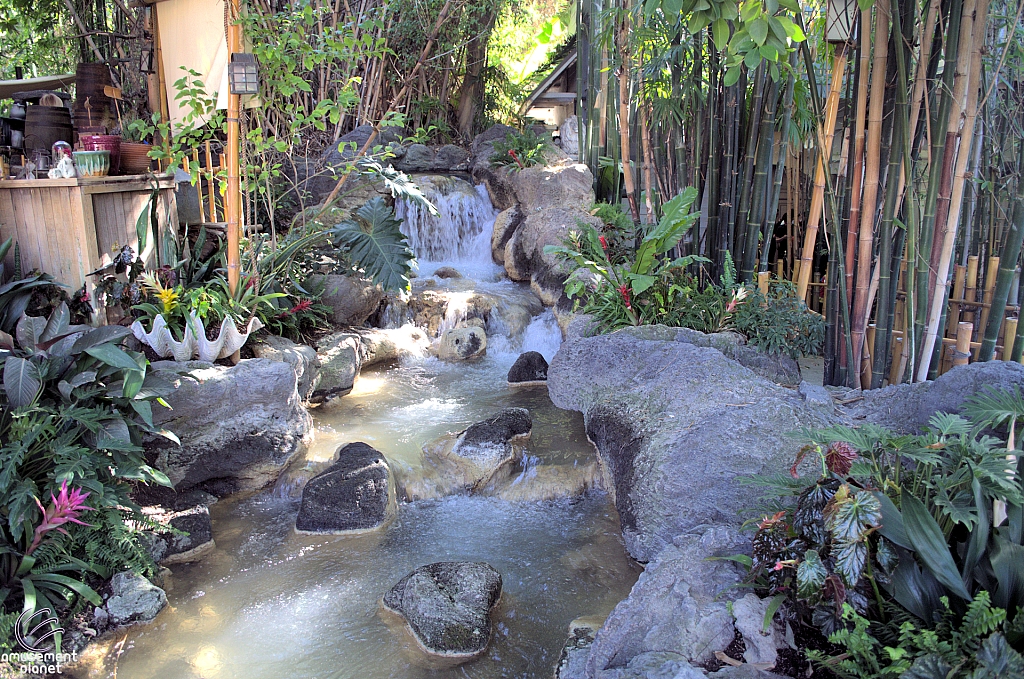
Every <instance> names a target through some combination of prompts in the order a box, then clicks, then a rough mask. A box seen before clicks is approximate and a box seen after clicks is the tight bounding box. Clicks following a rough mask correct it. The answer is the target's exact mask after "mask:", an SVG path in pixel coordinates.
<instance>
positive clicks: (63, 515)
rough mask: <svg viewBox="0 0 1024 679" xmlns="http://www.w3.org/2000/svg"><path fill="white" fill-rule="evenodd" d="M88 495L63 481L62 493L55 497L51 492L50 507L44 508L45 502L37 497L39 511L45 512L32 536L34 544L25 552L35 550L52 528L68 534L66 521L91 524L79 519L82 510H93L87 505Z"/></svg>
mask: <svg viewBox="0 0 1024 679" xmlns="http://www.w3.org/2000/svg"><path fill="white" fill-rule="evenodd" d="M87 497H89V493H83V492H82V489H81V488H73V489H71V490H70V491H69V489H68V482H67V481H63V482H61V484H60V493H59V494H58V495H57V496H56V497H54V495H53V493H50V506H49V507H48V508H45V509H44V508H43V504H42V503H41V502H40V501H39V500H38V499H36V505H37V506H38V507H39V511H40V512H42V513H43V521H42V523H40V524H39V525H38V526H36V531H35V534H34V535H33V536H32V544H31V545H29V548H28V551H26V552H25V554H31V553H32V552H34V551H35V550H36V547H38V546H39V544H40V543H41V542H42V540H43V536H45V535H46V534H47V533H49V532H50V531H51V530H55V531H57V532H59V533H64V534H65V535H67V534H68V532H67V530H65V529H64V528H63V525H64V524H66V523H69V522H70V523H77V524H78V525H79V526H90V524H88V523H85V522H84V521H79V520H78V517H79V515H81V513H82V512H84V511H93V508H92V507H87V506H86V505H85V498H87Z"/></svg>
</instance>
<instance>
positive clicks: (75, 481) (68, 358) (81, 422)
mask: <svg viewBox="0 0 1024 679" xmlns="http://www.w3.org/2000/svg"><path fill="white" fill-rule="evenodd" d="M69 318H70V312H69V311H68V308H67V306H66V305H61V306H60V307H59V308H58V309H56V310H55V311H54V312H53V313H52V314H51V315H50V316H49V317H48V318H41V317H33V316H23V317H22V318H21V320H20V321H19V322H18V326H17V328H16V333H15V339H12V338H8V339H5V340H3V343H2V347H0V349H2V353H0V363H2V369H3V380H2V386H3V389H2V392H0V606H2V609H3V611H4V612H11V611H12V610H15V609H29V610H34V609H41V608H49V609H51V610H52V611H54V612H55V613H57V612H60V611H61V610H63V608H66V607H67V605H69V604H70V603H71V602H73V601H74V600H76V598H77V597H82V598H84V599H86V600H89V601H92V602H94V603H97V604H98V603H99V599H98V597H97V596H96V594H95V592H94V591H93V590H92V589H91V588H90V587H89V586H88V585H87V584H85V582H84V580H85V579H86V578H88V577H93V576H100V577H105V576H107V575H109V572H110V568H111V567H123V566H129V567H133V568H136V569H139V570H141V569H143V568H145V567H148V565H149V564H148V557H146V556H145V554H144V552H143V550H142V549H141V546H140V545H139V544H138V541H137V535H136V534H135V533H134V532H133V531H132V530H131V529H130V528H129V527H128V526H127V525H126V523H125V519H126V518H128V517H129V516H131V517H134V518H138V519H142V517H141V515H140V514H138V513H137V512H138V508H137V507H136V506H135V505H134V503H133V502H132V501H131V499H130V497H129V490H130V484H133V483H159V484H163V485H170V482H169V481H168V479H167V477H166V476H165V475H163V474H162V473H160V472H159V471H157V470H155V469H153V468H151V467H150V466H149V465H148V463H147V462H146V460H145V457H144V455H143V449H142V447H141V444H142V437H143V435H144V434H148V435H152V434H156V435H163V436H166V437H168V438H170V439H171V440H174V441H176V440H177V439H176V438H175V437H174V436H173V434H170V433H169V432H166V431H163V430H160V429H158V428H157V427H155V426H154V424H153V402H154V401H158V402H159V401H161V397H162V396H163V395H164V394H167V393H169V392H170V391H171V390H173V387H172V385H170V384H169V383H167V382H166V381H164V380H163V379H161V378H159V377H157V376H156V375H151V374H147V368H148V362H147V361H146V358H145V356H144V355H143V354H141V353H137V352H133V351H129V350H126V349H124V348H122V347H121V346H120V342H121V341H122V340H123V339H124V338H125V337H126V336H127V334H128V330H127V329H126V328H123V327H120V326H104V327H100V328H91V327H88V326H74V325H71V324H70V323H69ZM63 486H66V487H69V488H74V489H81V490H82V491H85V492H87V493H88V502H89V509H90V515H89V517H88V519H89V523H87V524H85V523H84V522H83V525H79V524H72V523H68V524H65V526H64V529H67V528H70V530H68V532H67V534H66V535H58V534H57V533H56V532H54V533H50V534H49V535H48V536H47V537H46V538H45V539H43V540H42V541H40V537H41V536H42V535H43V532H41V531H44V530H49V529H43V528H41V527H40V521H41V518H42V517H41V514H40V508H41V505H42V504H44V503H45V502H46V501H47V499H48V498H50V496H51V495H54V494H57V493H58V490H60V489H61V488H62V487H63ZM62 495H63V494H62ZM55 505H56V503H53V505H51V507H52V506H55ZM59 525H60V524H59V522H58V523H56V524H55V525H52V526H51V528H55V527H57V526H59ZM37 547H38V549H37ZM5 629H6V627H5ZM8 631H9V630H8ZM3 643H5V642H4V640H3V639H0V645H2V644H3Z"/></svg>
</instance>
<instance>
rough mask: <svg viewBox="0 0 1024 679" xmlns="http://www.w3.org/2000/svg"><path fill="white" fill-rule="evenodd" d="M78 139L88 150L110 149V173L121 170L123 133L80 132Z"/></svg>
mask: <svg viewBox="0 0 1024 679" xmlns="http://www.w3.org/2000/svg"><path fill="white" fill-rule="evenodd" d="M78 140H79V141H80V142H81V143H82V148H83V149H85V150H86V151H110V174H117V173H119V172H120V171H121V135H119V134H80V135H78Z"/></svg>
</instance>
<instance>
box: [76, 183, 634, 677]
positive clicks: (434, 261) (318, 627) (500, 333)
mask: <svg viewBox="0 0 1024 679" xmlns="http://www.w3.org/2000/svg"><path fill="white" fill-rule="evenodd" d="M417 179H418V180H419V179H420V178H417ZM453 182H454V183H453ZM421 186H424V187H425V193H426V194H427V195H428V197H430V198H431V200H432V202H434V203H435V205H437V206H438V208H439V209H440V211H441V215H440V216H439V217H432V216H430V215H427V214H425V213H423V212H422V211H420V210H419V208H416V207H414V206H410V205H399V209H398V213H399V217H400V218H404V220H405V225H404V227H403V231H405V232H406V234H407V235H408V236H409V240H410V243H411V244H412V245H413V246H414V247H415V249H416V251H417V255H418V256H419V257H421V258H422V261H421V262H420V264H419V278H418V279H417V284H418V285H419V284H422V283H423V282H424V281H425V280H426V279H428V278H431V277H432V274H433V272H434V271H436V270H437V269H438V268H439V267H440V266H444V265H447V266H452V267H455V268H456V269H457V270H458V271H459V272H460V273H461V274H462V275H463V276H464V277H465V278H463V279H455V280H452V281H446V280H441V279H434V280H436V283H433V282H432V283H430V285H431V286H435V285H436V286H437V287H438V288H439V289H444V288H445V287H446V286H453V287H452V288H451V289H457V290H459V291H462V292H465V291H467V290H477V291H486V292H487V293H488V294H490V295H493V296H495V297H499V298H501V299H502V300H507V301H508V304H509V305H510V306H517V305H518V302H519V301H521V300H522V298H523V296H524V295H529V294H532V293H529V289H528V287H525V286H523V285H522V284H516V283H512V282H511V281H509V280H507V279H506V278H505V277H504V275H503V271H502V269H501V268H500V267H499V266H497V265H495V264H493V263H492V262H491V259H490V234H491V226H492V224H493V219H494V214H495V213H494V209H493V208H492V207H491V205H490V201H489V200H487V198H486V193H482V192H480V191H478V190H474V188H473V187H472V186H471V185H470V184H468V183H467V182H464V181H462V180H455V179H451V178H436V179H431V178H427V179H425V180H424V181H423V182H422V183H421ZM521 315H522V314H520V316H521ZM457 316H458V310H457V309H456V308H455V307H454V306H450V308H449V314H448V317H446V319H445V325H451V324H454V323H457V322H458V320H459V319H458V318H457ZM514 316H515V315H514V314H510V315H509V318H512V317H514ZM398 322H400V319H399V321H398ZM487 332H488V348H487V354H486V356H485V357H484V358H483V359H481V360H479V361H476V362H472V363H444V362H441V361H439V360H438V359H436V358H432V357H426V356H424V357H418V358H410V359H406V360H404V361H402V362H401V363H400V364H393V365H387V366H379V367H374V368H370V369H366V370H364V371H363V373H362V374H361V375H360V376H359V378H358V379H357V381H356V384H355V387H354V389H353V391H352V393H350V394H349V395H347V396H345V397H343V398H342V399H340V401H338V402H337V404H336V405H334V406H333V407H330V408H319V409H316V410H314V411H313V415H314V420H315V423H316V431H315V438H314V441H313V443H312V444H311V445H310V447H309V450H308V451H307V452H306V454H305V456H304V458H302V459H299V460H296V461H295V462H294V463H293V464H292V466H291V468H290V469H289V470H288V472H286V473H285V474H284V475H283V476H282V478H281V479H280V480H279V481H278V483H277V484H276V485H275V486H274V487H272V488H270V489H267V490H265V491H263V492H260V493H258V494H255V495H250V496H248V497H242V498H238V497H235V498H228V499H225V500H221V501H220V502H218V503H217V504H215V505H213V506H212V507H211V508H210V511H211V516H212V520H213V533H214V538H215V540H216V544H217V546H216V549H215V550H214V551H213V552H211V553H210V554H208V555H207V556H206V557H204V558H203V559H202V560H201V561H199V562H197V563H194V564H187V565H176V566H174V567H173V574H172V575H171V576H169V577H168V578H167V580H166V583H165V584H166V585H167V596H168V601H169V605H168V606H167V607H166V608H165V609H164V610H163V611H162V612H161V613H160V614H159V615H158V616H157V618H156V619H155V620H154V621H153V622H152V623H150V624H148V625H142V626H137V627H133V628H130V629H129V630H126V631H127V635H125V633H124V632H118V633H115V635H114V637H115V638H113V639H110V640H109V641H108V642H107V643H106V644H105V645H103V644H96V646H97V647H103V651H102V652H93V653H89V654H87V657H86V660H85V662H83V664H82V665H80V667H79V669H78V670H76V671H77V672H79V673H80V674H79V675H76V676H82V677H90V678H94V679H99V678H101V677H102V678H108V677H109V678H116V679H193V678H200V677H201V678H204V679H214V678H216V679H228V678H233V677H238V678H239V679H241V678H245V679H264V678H266V679H283V678H286V677H287V678H292V677H294V678H312V677H317V678H321V679H324V678H338V679H341V678H345V679H348V678H352V679H355V678H357V677H358V678H360V679H384V678H394V679H415V678H420V677H424V678H425V677H439V678H447V677H467V678H481V679H483V678H497V677H543V678H544V679H547V678H548V677H550V676H552V672H553V670H554V667H555V664H556V662H557V660H558V656H559V652H560V650H561V647H562V645H563V643H564V642H565V639H566V637H567V631H568V625H569V623H570V622H571V621H572V620H574V619H575V618H577V617H581V616H604V615H606V614H607V613H609V612H610V611H611V610H612V608H613V607H614V606H615V605H616V604H617V603H618V602H619V601H620V600H622V599H623V598H625V597H626V596H627V595H628V593H629V590H630V588H631V587H632V585H633V584H634V582H635V581H636V578H637V576H638V574H639V570H638V568H637V567H636V566H635V565H634V564H632V563H631V562H630V560H629V559H628V557H627V556H626V553H625V549H624V547H623V544H622V539H621V535H620V532H619V521H618V516H617V514H616V512H615V508H614V506H613V504H612V502H611V500H610V498H609V496H608V495H607V494H606V493H605V492H603V491H601V490H595V489H592V490H590V491H588V492H587V493H586V494H585V495H583V496H582V497H577V498H562V499H554V500H544V501H507V500H503V499H498V498H496V497H480V496H468V495H457V496H450V497H444V498H439V499H426V500H417V501H414V502H406V503H401V504H400V505H399V508H398V514H397V518H396V519H395V520H394V521H393V522H392V523H391V524H389V525H388V526H387V527H386V528H385V529H383V530H382V531H378V532H374V533H370V534H363V535H357V536H331V535H319V536H317V535H299V534H297V533H295V531H294V524H295V516H296V514H297V512H298V504H299V497H300V495H301V486H302V483H304V481H305V480H306V479H308V478H309V477H310V476H311V475H312V474H315V473H317V472H318V471H319V470H322V469H323V468H324V467H325V466H326V465H327V464H328V463H329V461H330V460H331V458H332V456H333V455H334V453H335V451H336V450H337V449H338V448H339V447H340V446H342V445H344V444H346V443H349V442H352V441H364V442H366V443H368V444H370V445H372V446H373V447H375V448H376V449H378V450H380V451H381V452H382V453H384V455H385V456H386V457H387V458H388V461H389V464H390V465H391V466H392V469H393V471H394V472H395V474H396V475H397V476H400V477H404V478H407V479H408V478H415V477H417V475H422V474H424V473H427V472H428V471H429V470H427V469H425V464H426V463H425V461H424V456H423V454H422V450H421V448H422V446H423V445H424V444H426V443H428V442H430V441H432V440H434V439H436V438H437V437H439V436H443V435H450V434H453V433H456V432H459V431H461V430H463V429H465V428H466V427H467V426H469V425H470V424H472V423H473V422H476V421H479V420H482V419H485V418H487V417H489V416H491V415H494V414H495V413H497V412H498V411H499V410H501V409H502V408H505V407H512V406H518V407H525V408H528V409H529V410H530V412H531V414H532V416H533V433H532V437H531V438H530V440H529V442H528V445H527V452H526V455H525V460H524V462H523V463H522V464H521V465H519V467H518V468H517V469H516V470H515V471H514V472H513V476H512V478H511V479H510V480H509V481H508V484H509V485H510V486H512V487H514V486H515V485H516V484H523V485H524V486H525V485H527V484H529V482H530V480H531V477H532V476H533V475H534V474H536V472H537V470H538V469H539V468H551V467H554V466H559V467H564V468H574V467H580V466H584V465H593V463H594V460H595V459H596V453H595V451H594V449H593V447H592V445H591V444H590V443H589V442H588V441H587V438H586V434H585V432H584V428H583V419H582V416H581V415H580V414H579V413H575V412H569V411H563V410H559V409H557V408H555V407H554V406H553V405H552V404H551V401H550V400H549V398H548V395H547V391H546V389H545V388H543V387H541V388H529V389H520V390H512V389H510V388H509V387H508V385H507V384H506V374H507V372H508V369H509V368H510V367H511V365H512V363H513V362H514V361H515V359H516V357H517V356H518V355H519V354H520V353H521V352H523V351H529V350H534V351H539V352H540V353H542V354H543V355H544V356H545V358H547V359H548V360H551V358H552V356H553V355H554V353H555V352H556V351H557V349H558V345H559V343H560V341H561V335H560V332H559V329H558V325H557V323H556V322H555V319H554V316H553V315H552V313H551V312H550V310H548V311H544V312H542V313H540V314H538V315H536V316H533V317H532V318H530V320H529V322H528V323H525V324H524V323H522V322H519V323H512V322H505V321H504V320H503V319H502V314H501V313H500V310H499V312H496V313H492V318H491V319H490V320H489V322H488V327H487ZM451 560H468V561H485V562H487V563H489V564H491V565H492V566H493V567H494V568H496V569H497V570H498V571H499V572H500V573H501V575H502V579H503V591H502V595H501V601H500V603H499V605H498V607H497V609H496V610H495V612H494V615H493V621H494V633H493V636H492V640H491V644H490V646H489V647H488V649H487V651H486V653H485V654H484V655H483V656H481V657H480V658H478V659H476V660H473V661H471V662H468V663H466V664H463V665H459V666H456V667H447V668H441V667H437V666H432V663H431V662H429V661H428V660H427V658H426V657H425V655H424V654H423V653H422V652H421V651H419V650H418V649H417V648H415V644H413V643H412V642H411V641H410V639H409V637H408V635H406V634H404V633H403V631H402V630H401V629H397V630H396V629H393V628H391V627H389V626H388V624H387V623H386V622H385V620H384V619H383V618H382V616H381V615H380V606H379V601H380V598H381V596H382V595H383V594H384V592H385V591H387V590H388V589H389V588H390V587H391V586H392V585H394V584H395V583H396V582H397V581H398V580H400V579H401V578H402V577H403V576H405V575H406V574H407V573H409V572H410V571H411V570H412V569H414V568H416V567H417V566H421V565H424V564H427V563H431V562H435V561H451ZM122 637H123V639H122Z"/></svg>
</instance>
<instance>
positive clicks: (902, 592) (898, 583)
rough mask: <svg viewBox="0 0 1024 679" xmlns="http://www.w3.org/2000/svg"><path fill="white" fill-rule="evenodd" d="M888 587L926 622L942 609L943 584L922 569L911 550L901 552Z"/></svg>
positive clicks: (907, 607)
mask: <svg viewBox="0 0 1024 679" xmlns="http://www.w3.org/2000/svg"><path fill="white" fill-rule="evenodd" d="M888 589H889V590H890V592H891V593H892V596H893V598H894V599H896V601H898V602H899V603H900V605H901V606H903V607H904V608H906V609H907V610H908V611H910V612H911V613H913V614H914V615H916V616H917V617H919V618H921V619H922V620H924V621H925V622H928V623H930V622H931V621H932V614H933V613H934V612H935V611H937V610H940V606H941V602H940V598H941V597H942V595H943V590H942V585H941V584H939V581H938V580H936V579H935V576H934V575H932V574H931V573H929V572H928V571H926V570H922V569H921V567H920V566H919V565H918V563H917V561H916V560H915V559H914V557H913V555H912V554H911V553H909V552H906V551H903V552H901V553H900V561H899V565H897V566H896V570H894V571H893V572H892V576H891V584H890V585H889V587H888Z"/></svg>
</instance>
